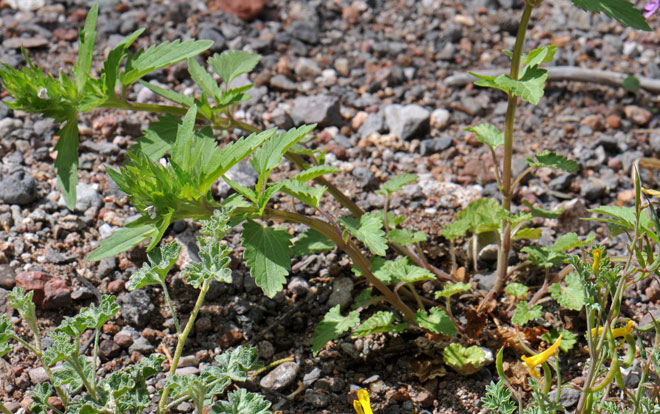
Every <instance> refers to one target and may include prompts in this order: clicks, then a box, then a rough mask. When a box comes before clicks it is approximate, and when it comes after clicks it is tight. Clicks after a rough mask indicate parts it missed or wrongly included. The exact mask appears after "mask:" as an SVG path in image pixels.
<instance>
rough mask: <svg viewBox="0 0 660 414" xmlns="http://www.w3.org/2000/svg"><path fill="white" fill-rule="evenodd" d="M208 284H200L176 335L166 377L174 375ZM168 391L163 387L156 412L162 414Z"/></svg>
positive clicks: (207, 282)
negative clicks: (194, 300) (184, 322)
mask: <svg viewBox="0 0 660 414" xmlns="http://www.w3.org/2000/svg"><path fill="white" fill-rule="evenodd" d="M209 285H210V281H208V280H205V281H204V283H203V284H202V287H201V289H200V291H199V295H198V296H197V301H196V302H195V306H194V307H193V310H192V312H191V313H190V318H188V323H186V327H185V328H184V329H183V332H182V333H181V334H179V335H177V336H178V338H177V339H178V340H177V343H176V350H175V351H174V357H173V358H172V366H171V367H170V371H169V373H168V374H167V376H168V377H171V376H172V375H174V373H175V372H176V369H177V367H178V365H179V359H181V354H182V353H183V346H184V345H185V343H186V339H188V335H190V332H191V331H192V328H193V326H194V325H195V319H196V318H197V314H198V313H199V310H200V309H201V308H202V304H203V303H204V297H205V296H206V292H208V290H209ZM169 393H170V388H167V387H166V388H165V389H164V390H163V395H162V396H161V398H160V402H159V403H158V413H159V414H163V413H164V412H165V407H166V405H167V397H168V395H169Z"/></svg>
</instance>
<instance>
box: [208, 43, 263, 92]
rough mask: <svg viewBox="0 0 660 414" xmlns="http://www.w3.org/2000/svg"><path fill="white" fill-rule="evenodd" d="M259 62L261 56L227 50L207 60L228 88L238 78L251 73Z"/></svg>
mask: <svg viewBox="0 0 660 414" xmlns="http://www.w3.org/2000/svg"><path fill="white" fill-rule="evenodd" d="M260 60H261V56H259V55H255V54H254V53H249V52H243V51H239V50H227V51H224V52H222V54H220V55H218V54H217V53H216V54H215V55H213V57H211V58H210V59H209V60H208V63H209V64H210V65H211V68H213V70H214V71H215V73H217V74H218V75H220V78H222V81H223V82H224V83H225V84H226V85H227V86H229V85H230V84H231V81H233V80H234V79H236V78H237V77H238V76H240V75H242V74H244V73H247V72H250V71H252V69H254V67H255V66H257V64H258V63H259V61H260Z"/></svg>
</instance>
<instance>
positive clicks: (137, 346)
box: [128, 290, 154, 355]
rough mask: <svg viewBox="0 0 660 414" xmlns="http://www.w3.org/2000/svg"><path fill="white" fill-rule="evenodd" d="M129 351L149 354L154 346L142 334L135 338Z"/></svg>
mask: <svg viewBox="0 0 660 414" xmlns="http://www.w3.org/2000/svg"><path fill="white" fill-rule="evenodd" d="M136 292H140V291H139V290H137V291H136ZM128 352H129V353H132V352H139V353H141V354H142V355H149V354H151V353H152V352H154V346H153V345H151V343H149V341H148V340H147V338H145V337H143V336H140V337H138V338H137V339H135V341H133V344H132V345H131V346H130V347H128Z"/></svg>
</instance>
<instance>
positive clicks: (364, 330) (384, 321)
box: [353, 311, 408, 338]
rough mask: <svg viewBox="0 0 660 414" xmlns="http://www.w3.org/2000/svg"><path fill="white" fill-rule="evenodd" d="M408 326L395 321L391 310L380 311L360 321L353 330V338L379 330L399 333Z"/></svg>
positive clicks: (378, 331)
mask: <svg viewBox="0 0 660 414" xmlns="http://www.w3.org/2000/svg"><path fill="white" fill-rule="evenodd" d="M407 327H408V325H407V324H405V323H396V318H395V317H394V314H393V313H392V312H386V311H380V312H376V313H374V314H373V315H371V316H370V317H369V319H367V320H366V321H364V322H362V323H361V324H360V326H358V327H357V328H355V329H354V330H353V337H354V338H362V337H364V336H367V335H372V334H375V333H380V332H391V333H401V332H403V331H404V330H405V329H406V328H407Z"/></svg>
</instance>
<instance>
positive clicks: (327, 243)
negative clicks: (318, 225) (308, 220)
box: [291, 229, 336, 257]
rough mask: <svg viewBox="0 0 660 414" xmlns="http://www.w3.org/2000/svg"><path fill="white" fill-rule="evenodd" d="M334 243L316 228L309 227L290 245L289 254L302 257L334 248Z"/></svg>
mask: <svg viewBox="0 0 660 414" xmlns="http://www.w3.org/2000/svg"><path fill="white" fill-rule="evenodd" d="M335 246H336V245H335V243H334V242H333V241H332V240H330V239H329V238H328V237H326V236H325V235H323V234H322V233H319V232H318V231H316V230H313V229H309V230H307V231H306V232H304V233H303V234H301V235H300V236H299V237H298V239H297V240H296V242H295V243H294V244H293V246H292V247H291V256H293V257H303V256H306V255H308V254H315V253H321V252H327V251H330V250H332V249H334V248H335Z"/></svg>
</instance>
